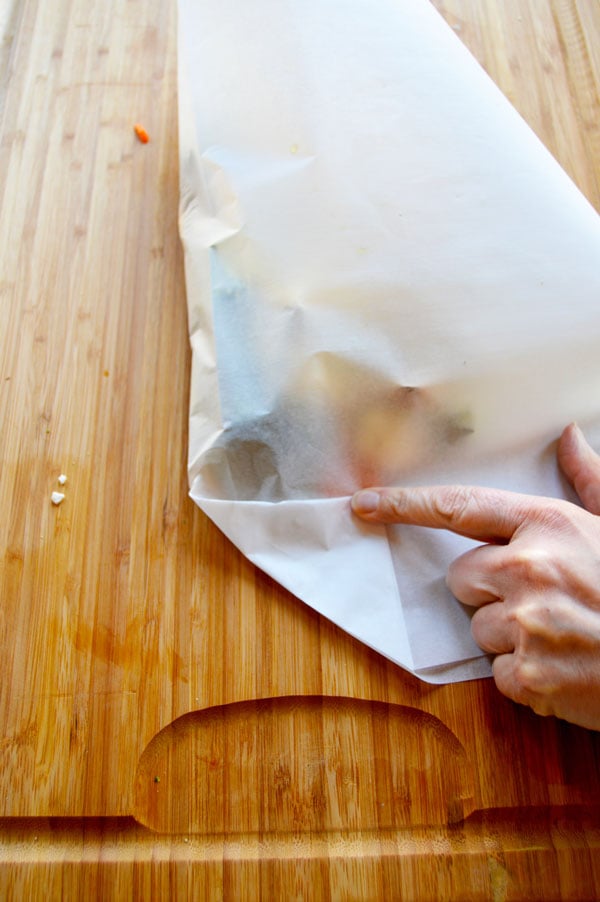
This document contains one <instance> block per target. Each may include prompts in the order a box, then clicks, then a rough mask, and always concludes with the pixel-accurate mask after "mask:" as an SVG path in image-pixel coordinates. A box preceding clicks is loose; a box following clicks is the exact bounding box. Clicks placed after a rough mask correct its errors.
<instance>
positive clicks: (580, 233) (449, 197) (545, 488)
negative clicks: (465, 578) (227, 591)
mask: <svg viewBox="0 0 600 902" xmlns="http://www.w3.org/2000/svg"><path fill="white" fill-rule="evenodd" d="M180 154H181V163H180V171H181V195H182V203H181V220H180V223H181V235H182V240H183V244H184V249H185V265H186V282H187V294H188V307H189V322H190V336H191V344H192V351H193V363H192V385H191V402H190V449H189V478H190V485H191V494H192V497H193V498H194V499H195V500H196V502H197V503H198V504H199V505H200V507H202V509H203V510H204V511H205V512H206V513H207V514H208V515H209V516H210V517H211V518H212V519H213V520H214V521H215V523H217V525H218V526H219V527H220V528H221V529H222V530H223V531H224V532H225V534H226V535H228V536H229V538H230V539H231V540H232V541H233V542H234V543H235V544H236V545H237V546H238V547H239V548H240V549H241V550H242V551H243V552H244V553H245V554H246V555H247V556H248V557H249V558H250V559H251V560H253V561H254V562H255V563H256V564H257V565H258V566H259V567H261V568H262V569H264V570H265V571H267V572H268V573H270V574H271V575H272V576H273V577H274V578H275V579H277V580H278V581H279V582H281V583H282V585H284V586H285V587H286V588H288V589H289V590H290V591H291V592H292V593H294V594H295V595H296V596H298V597H299V598H301V599H302V600H303V601H305V602H306V603H307V604H309V605H311V606H312V607H314V608H315V609H316V610H318V611H320V613H322V614H324V615H325V616H326V617H329V619H331V620H333V621H334V622H335V623H337V624H338V625H340V626H341V627H342V628H344V629H345V630H347V632H349V633H350V634H352V635H353V636H355V637H356V638H358V639H360V640H361V641H363V642H365V643H366V644H367V645H369V646H370V647H372V648H375V649H377V650H378V651H380V652H381V653H382V654H384V655H386V656H387V657H389V658H391V659H392V660H394V661H396V662H397V663H398V664H400V665H401V666H402V667H405V668H406V669H408V670H410V671H412V672H415V673H418V674H419V676H421V677H422V678H423V679H427V680H429V681H432V682H443V681H446V680H455V679H468V678H473V677H476V676H477V677H478V676H482V675H484V674H489V672H490V669H489V661H488V659H487V657H486V656H484V655H482V654H481V653H480V652H479V650H478V649H477V647H476V646H475V644H474V642H473V640H472V638H471V636H470V630H469V622H468V621H469V616H468V612H467V611H466V610H465V609H464V608H462V607H461V606H460V605H458V604H457V602H456V601H454V599H452V598H451V597H450V595H449V593H448V591H447V589H446V588H445V585H444V581H443V577H444V572H445V569H446V568H447V565H448V563H449V562H450V560H451V559H452V558H453V557H454V556H455V555H456V554H458V553H461V552H462V551H463V550H465V548H466V547H471V543H468V542H467V541H466V540H463V539H460V538H458V537H455V536H451V535H449V534H442V533H434V532H430V533H427V532H425V531H419V530H408V529H404V530H403V529H400V528H394V529H392V530H387V531H386V530H383V529H377V528H373V529H372V530H371V529H370V528H367V527H365V526H364V525H363V524H357V522H356V521H355V520H354V518H352V516H351V514H350V512H349V505H348V496H350V495H351V494H352V493H353V491H355V489H356V488H358V487H360V486H363V485H368V484H380V485H381V484H398V483H409V484H416V483H442V482H467V483H481V484H491V485H496V486H499V487H504V488H508V489H511V490H514V491H524V492H529V493H538V494H551V495H559V496H564V495H565V487H564V485H563V484H562V481H561V480H560V477H559V475H558V473H557V471H556V464H555V461H554V454H553V442H554V441H555V439H556V437H557V436H558V434H559V433H560V431H561V429H562V428H563V426H564V425H565V424H566V423H567V422H569V421H570V420H572V419H578V420H579V421H580V423H581V424H582V425H583V426H584V427H585V428H586V429H587V431H588V433H589V435H590V437H591V438H592V440H600V415H599V414H600V403H599V399H600V362H599V359H600V355H599V354H598V347H599V346H600V345H599V340H600V312H599V311H600V304H599V300H600V273H599V266H598V261H599V260H600V225H599V219H598V216H597V214H596V212H595V211H594V210H593V209H592V207H591V206H590V205H589V203H588V202H587V201H586V200H585V198H583V196H582V195H581V194H580V193H579V192H578V190H577V189H576V188H575V186H574V185H573V184H572V182H571V181H570V180H569V179H568V178H567V176H566V175H565V173H564V172H563V171H562V170H561V169H560V167H559V166H558V164H557V163H556V162H555V161H554V160H553V158H552V157H551V155H550V154H549V153H548V151H547V150H546V149H545V148H544V147H543V146H542V145H541V144H540V142H539V141H538V140H537V138H536V137H535V136H534V135H533V133H532V132H531V130H530V129H529V128H528V126H527V125H526V124H525V123H524V122H523V120H522V119H521V118H520V117H519V116H518V114H517V113H516V112H515V111H514V109H513V108H512V107H511V106H510V104H509V103H508V101H507V100H506V99H505V98H504V97H503V96H502V95H501V93H500V92H499V91H498V89H497V88H496V87H495V86H494V85H493V83H492V82H491V80H490V79H489V78H488V77H487V75H486V74H485V73H484V72H483V71H482V70H481V69H480V67H479V66H478V64H477V63H476V62H475V60H474V59H473V58H472V57H471V56H470V54H469V53H468V52H467V51H466V50H465V48H464V47H463V46H462V44H461V43H460V41H459V40H458V38H457V37H456V36H455V35H454V34H453V32H452V30H451V29H449V28H448V27H447V26H446V24H445V23H444V22H443V20H442V19H441V17H440V16H439V15H438V14H437V12H436V11H435V10H434V9H433V8H432V7H431V5H430V4H429V3H428V2H427V0H406V2H403V3H397V2H395V0H373V2H371V0H369V2H367V0H358V2H355V3H352V4H348V3H347V2H345V0H304V2H303V3H301V4H299V3H297V2H296V3H292V2H291V0H256V2H254V3H252V4H245V5H241V4H239V2H236V0H202V2H197V0H180Z"/></svg>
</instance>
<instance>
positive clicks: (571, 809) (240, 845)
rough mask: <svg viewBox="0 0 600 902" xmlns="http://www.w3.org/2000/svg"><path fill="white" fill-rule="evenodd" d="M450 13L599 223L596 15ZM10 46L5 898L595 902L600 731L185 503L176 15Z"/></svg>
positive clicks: (10, 25)
mask: <svg viewBox="0 0 600 902" xmlns="http://www.w3.org/2000/svg"><path fill="white" fill-rule="evenodd" d="M435 5H436V6H437V7H438V8H439V9H440V11H441V12H442V14H443V15H444V16H445V17H446V19H447V20H448V22H449V23H450V25H451V26H452V27H453V28H454V29H455V31H456V33H457V35H458V36H459V37H460V38H461V39H462V40H463V41H464V42H465V43H466V44H467V46H469V47H470V49H471V50H472V51H473V52H474V53H475V55H476V56H477V57H478V59H479V60H480V61H481V63H482V64H483V66H484V67H485V68H486V69H487V71H488V72H489V74H490V75H491V76H492V78H494V79H495V80H496V81H497V83H498V84H499V85H500V86H501V88H502V89H503V90H504V91H505V93H506V94H507V95H508V97H509V98H510V100H511V101H512V102H513V104H514V105H515V106H516V107H517V109H518V110H519V111H520V112H521V114H522V115H523V116H524V117H525V119H526V120H527V121H528V122H529V123H530V125H531V126H532V128H533V129H534V130H535V131H536V132H537V134H538V135H539V136H540V138H541V139H542V140H543V141H544V142H545V143H546V145H547V146H548V147H549V149H550V150H551V151H552V153H554V155H555V156H556V157H557V158H558V160H559V162H560V163H561V164H562V165H563V167H564V168H565V169H566V171H567V172H568V173H569V175H570V176H571V177H572V178H573V180H574V181H575V182H576V184H577V185H578V186H579V187H580V189H581V190H582V191H583V192H584V193H585V194H586V196H587V197H588V198H589V200H590V201H591V203H592V204H594V205H595V207H596V209H597V210H600V4H598V2H597V0H437V2H436V4H435ZM0 26H1V27H2V28H3V42H2V44H1V47H0V173H1V180H0V205H1V208H0V209H1V216H0V261H1V267H0V311H1V313H0V316H1V319H0V323H1V326H2V328H1V333H0V462H1V470H0V504H1V510H2V512H3V516H2V518H1V519H0V647H1V654H2V658H1V660H2V681H1V683H0V724H1V727H0V818H1V819H0V864H1V867H0V895H2V896H3V897H6V898H14V899H27V898H32V899H35V898H39V897H42V895H43V897H45V898H51V899H54V898H86V899H87V898H107V899H108V898H116V899H121V898H122V899H131V898H139V899H150V898H207V899H208V898H210V899H218V898H229V899H244V898H248V899H256V898H261V897H262V898H265V899H277V898H285V899H294V898H297V899H308V898H315V899H360V900H368V899H382V898H407V899H409V898H415V899H444V898H446V899H455V898H460V899H540V898H543V899H567V898H571V899H573V898H578V899H581V898H594V897H598V896H600V854H599V852H600V815H599V814H598V812H599V811H600V738H599V736H598V734H594V733H591V732H587V731H585V730H581V729H578V728H575V727H571V726H569V725H567V724H561V723H559V722H558V721H555V720H551V719H550V720H547V719H541V718H538V717H536V716H535V715H534V714H532V713H531V712H529V711H528V710H526V709H522V708H518V707H516V706H515V705H513V704H512V703H510V702H508V701H507V700H505V699H503V698H501V697H500V696H499V695H498V693H497V692H496V690H495V688H494V686H493V684H492V683H491V682H490V681H480V682H474V683H467V684H461V685H458V686H446V687H432V686H429V685H426V684H422V683H420V682H419V681H418V680H416V679H415V678H413V677H411V676H409V675H407V674H405V673H404V672H402V671H401V670H399V669H398V668H397V667H395V666H394V665H392V664H390V663H388V662H387V661H385V660H384V659H382V658H381V657H379V656H378V655H376V654H374V653H373V652H370V651H369V650H368V649H366V648H365V647H363V646H362V645H360V644H359V643H357V642H355V641H354V640H352V639H351V638H349V637H348V636H346V635H345V634H344V633H342V632H341V631H340V630H339V629H337V628H336V627H334V626H332V625H331V624H329V623H328V622H326V621H325V620H323V619H322V618H320V617H319V616H318V615H317V614H315V613H314V612H313V611H311V610H310V609H309V608H308V607H306V606H304V605H302V604H301V603H299V602H297V601H296V600H295V599H293V598H292V597H291V596H289V595H288V594H287V593H286V592H285V591H284V590H283V589H281V588H280V587H279V586H277V585H275V584H274V583H273V582H272V581H271V580H270V579H268V578H267V577H266V576H264V575H263V574H262V573H260V572H258V571H256V570H255V569H254V568H253V566H252V565H251V564H249V563H248V562H247V561H246V560H244V559H243V558H242V557H241V555H239V554H238V553H237V552H236V551H235V549H234V548H233V547H232V546H231V545H230V544H229V543H228V542H227V540H225V539H224V538H223V536H221V534H220V533H219V532H218V531H217V530H216V529H215V528H214V527H213V526H212V524H210V523H209V522H208V521H207V519H206V518H205V517H204V516H203V515H202V514H201V513H200V511H198V510H197V509H196V508H195V507H194V505H193V504H192V503H191V502H190V501H189V499H188V498H187V494H186V493H187V486H186V475H185V463H186V441H187V415H188V371H189V351H188V339H187V322H186V309H185V294H184V283H183V271H182V254H181V249H180V244H179V238H178V233H177V212H178V175H177V120H176V114H177V90H176V89H177V85H176V9H175V3H174V0H168V2H164V0H162V2H159V0H104V2H103V3H91V2H90V0H54V2H53V3H52V4H47V3H46V4H45V3H42V2H41V0H13V2H12V3H10V2H9V3H6V2H5V4H4V7H3V8H2V9H1V10H0ZM137 122H140V123H142V124H143V126H144V127H145V128H146V129H147V131H148V133H149V136H150V141H149V143H148V144H141V143H140V142H139V141H138V139H137V138H136V136H135V134H134V131H133V126H134V124H135V123H137ZM62 472H64V473H65V474H66V475H67V477H68V481H67V483H66V485H65V487H64V490H63V491H64V492H65V496H66V497H65V500H64V502H63V503H62V504H61V505H60V506H58V507H54V506H53V505H52V504H51V502H50V495H51V492H52V491H53V490H55V489H57V488H58V487H59V486H58V483H57V477H58V475H59V474H60V473H62ZM292 699H293V700H294V701H293V703H292ZM403 712H404V713H403ZM406 712H412V713H410V715H408V714H407V713H406ZM242 714H243V715H244V716H242ZM207 724H212V725H213V726H212V728H211V729H213V733H212V734H211V735H212V739H211V742H212V744H213V746H214V754H213V753H212V752H211V754H210V755H208V754H207V752H206V747H205V745H206V742H207V741H208V740H207V733H206V729H207V726H206V725H207ZM215 724H217V725H220V726H215ZM415 724H416V725H418V724H421V726H422V729H417V728H416V727H415ZM434 727H435V728H434ZM267 737H268V742H267ZM440 737H444V738H440ZM203 743H204V745H203ZM224 743H225V745H224ZM227 743H228V744H227ZM261 743H262V746H261ZM265 743H266V744H267V745H268V746H269V748H271V749H277V750H278V754H279V757H280V759H282V756H287V758H286V764H285V768H287V771H286V770H285V768H283V770H281V769H280V772H279V777H278V779H279V781H280V783H279V794H278V790H277V787H276V785H275V784H274V783H273V781H274V779H275V777H274V776H273V773H274V772H273V770H271V771H269V769H268V764H269V762H271V764H272V763H273V761H274V758H273V754H271V756H270V757H269V755H266V754H265V752H264V749H265V747H266V746H265ZM224 749H226V751H227V754H225V752H224ZM449 749H451V750H454V751H453V752H452V753H449ZM198 750H200V751H201V753H200V754H198ZM259 751H260V754H259ZM157 755H158V757H156V756H157ZM161 755H162V756H163V757H162V758H161ZM153 756H154V757H153ZM278 760H279V759H278ZM211 761H213V762H217V763H216V764H215V765H214V767H213V771H211V773H212V775H213V777H215V776H218V778H219V780H220V781H221V782H220V783H219V782H218V781H217V784H216V785H217V787H218V791H219V793H220V796H219V799H220V802H219V805H218V806H217V807H216V808H215V807H213V806H211V804H209V803H208V802H206V796H205V795H202V793H203V791H204V790H203V786H204V782H203V781H205V780H206V774H207V771H206V768H207V767H208V768H209V770H210V762H211ZM158 764H161V766H163V765H164V767H165V768H166V771H165V773H168V774H170V778H169V780H167V781H163V780H162V779H161V781H160V782H159V783H154V782H153V779H154V776H160V775H159V774H153V773H152V770H153V769H157V767H158ZM311 767H312V768H313V771H312V773H313V776H314V779H313V780H312V782H311V779H309V777H310V768H311ZM203 768H204V770H203ZM307 768H308V770H307ZM286 773H287V776H286ZM436 775H437V776H436ZM171 777H173V779H171ZM357 778H358V779H357ZM446 778H447V780H449V781H450V783H451V784H452V781H453V780H454V781H455V783H456V785H457V786H460V787H462V789H461V792H462V795H461V792H459V793H458V794H455V796H452V798H454V799H459V798H460V799H462V800H463V801H462V802H461V805H462V806H464V807H463V808H462V810H459V809H457V807H456V804H455V805H454V806H450V807H451V810H452V812H454V813H453V814H451V813H450V808H449V807H448V805H447V804H446V801H447V799H446V795H445V794H444V793H445V790H443V789H442V784H443V783H444V780H445V779H446ZM265 781H266V782H265ZM440 781H441V782H440ZM452 785H454V784H452ZM140 786H143V788H144V792H142V791H141V789H140ZM232 787H234V788H235V791H236V793H237V797H238V799H239V800H240V801H239V806H238V807H236V806H235V805H232V802H231V800H232V795H231V790H232ZM157 790H158V793H159V795H158V797H157ZM153 792H154V795H152V793H153ZM203 799H204V802H202V800H203ZM159 801H160V805H162V806H163V807H160V805H159V804H158V803H159ZM201 803H202V804H203V805H204V806H205V807H204V808H203V807H202V804H201ZM377 805H380V806H381V805H383V810H385V811H387V812H390V811H395V812H396V814H395V815H394V816H393V817H388V819H387V820H386V819H385V817H384V816H383V814H381V810H382V809H380V811H379V815H378V818H376V817H375V815H376V814H377V807H376V806H377ZM157 806H158V807H157ZM227 806H228V807H227ZM294 806H295V807H294ZM457 811H458V814H459V815H460V816H458V815H457ZM203 812H204V814H203ZM224 812H225V813H224ZM244 812H245V813H244ZM225 815H226V816H225ZM203 817H204V820H203ZM134 818H137V819H138V820H137V821H136V820H135V819H134ZM223 818H224V819H223ZM463 818H464V819H463ZM234 827H235V829H233V828H234Z"/></svg>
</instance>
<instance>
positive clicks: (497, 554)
mask: <svg viewBox="0 0 600 902" xmlns="http://www.w3.org/2000/svg"><path fill="white" fill-rule="evenodd" d="M558 461H559V464H560V466H561V468H562V470H563V472H564V474H565V475H566V476H567V478H568V479H569V480H570V481H571V483H572V484H573V486H574V488H575V490H576V491H577V493H578V495H579V497H580V499H581V501H582V503H583V505H584V507H585V509H583V508H580V507H578V506H577V505H575V504H571V503H570V502H568V501H562V500H557V499H552V498H543V497H537V496H533V495H521V494H517V493H514V492H505V491H501V490H496V489H489V488H478V487H472V486H460V485H459V486H433V487H423V488H406V489H402V488H376V489H366V490H363V491H362V492H357V493H356V495H355V496H354V498H353V499H352V507H353V510H354V512H355V513H356V514H358V515H359V516H360V517H362V518H363V519H365V520H370V521H377V522H383V523H406V524H412V525H418V526H429V527H433V528H437V529H449V530H451V531H452V532H455V533H459V534H460V535H464V536H468V537H470V538H472V539H477V540H479V541H481V542H483V543H484V544H482V545H480V546H478V547H477V548H474V549H472V550H470V551H467V552H466V554H463V555H462V556H461V557H459V558H457V559H456V560H455V561H454V562H453V563H452V565H451V566H450V569H449V571H448V575H447V583H448V586H449V588H450V590H451V591H452V593H453V594H454V595H455V596H456V598H457V599H458V600H459V601H461V602H463V603H465V604H467V605H472V606H473V607H475V608H477V610H476V611H475V613H474V615H473V618H472V621H471V629H472V633H473V637H474V639H475V641H476V642H477V644H478V645H479V646H480V647H481V648H482V649H483V650H484V651H486V652H490V653H491V654H493V655H495V656H496V657H495V658H494V662H493V675H494V679H495V681H496V685H497V687H498V689H499V690H500V692H502V693H503V694H504V695H506V696H508V698H511V699H512V700H513V701H515V702H519V703H521V704H524V705H529V707H531V708H532V709H533V710H534V711H535V712H536V713H537V714H543V715H548V714H553V715H555V716H557V717H560V718H563V719H564V720H568V721H571V722H572V723H576V724H579V725H580V726H584V727H588V728H590V729H594V730H600V456H598V455H597V454H595V452H594V451H593V450H592V449H591V448H590V446H589V445H588V443H587V442H586V440H585V438H584V437H583V434H582V433H581V431H580V430H579V428H578V427H577V426H575V425H574V424H572V425H571V426H568V427H567V428H566V429H565V430H564V432H563V434H562V435H561V437H560V441H559V444H558Z"/></svg>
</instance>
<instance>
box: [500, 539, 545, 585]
mask: <svg viewBox="0 0 600 902" xmlns="http://www.w3.org/2000/svg"><path fill="white" fill-rule="evenodd" d="M510 568H511V570H512V571H513V574H514V575H515V576H517V577H518V579H519V580H520V581H521V582H524V583H526V584H527V585H528V586H531V587H537V586H546V585H548V584H550V583H553V582H554V581H555V570H556V563H555V558H554V557H553V556H552V555H551V553H550V551H549V549H548V548H544V547H543V546H534V545H527V546H525V547H521V548H517V547H515V548H514V549H513V551H512V555H511V559H510Z"/></svg>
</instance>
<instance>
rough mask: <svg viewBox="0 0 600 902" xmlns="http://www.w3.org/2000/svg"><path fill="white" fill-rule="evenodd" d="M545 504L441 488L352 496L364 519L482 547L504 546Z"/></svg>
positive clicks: (487, 491) (497, 491) (507, 494)
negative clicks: (441, 533)
mask: <svg viewBox="0 0 600 902" xmlns="http://www.w3.org/2000/svg"><path fill="white" fill-rule="evenodd" d="M545 503H547V499H544V498H539V497H537V496H535V495H521V494H518V493H517V492H506V491H503V490H501V489H489V488H483V487H478V486H465V485H440V486H417V487H415V488H372V489H364V490H362V491H360V492H357V493H356V494H355V495H354V497H353V499H352V510H353V511H354V513H356V514H358V515H359V516H360V517H362V518H363V519H365V520H370V521H376V522H378V523H408V524H410V525H412V526H429V527H433V528H434V529H449V530H450V531H451V532H455V533H458V534H459V535H462V536H467V537H468V538H470V539H478V540H480V541H483V542H493V543H495V544H505V543H506V542H508V541H510V539H511V538H512V537H513V535H514V534H515V532H516V530H517V529H518V528H519V527H520V526H522V524H523V523H524V522H525V521H526V520H530V519H531V517H532V514H534V513H535V512H537V511H540V509H541V508H542V507H545Z"/></svg>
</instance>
